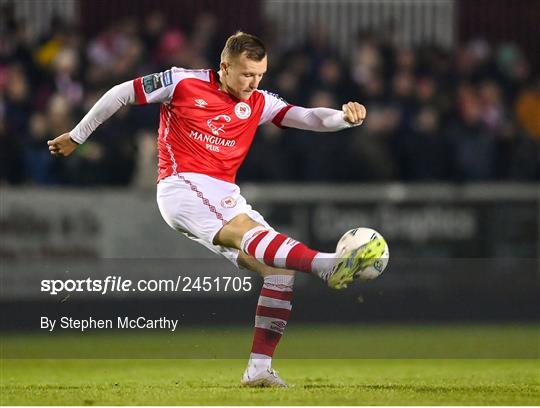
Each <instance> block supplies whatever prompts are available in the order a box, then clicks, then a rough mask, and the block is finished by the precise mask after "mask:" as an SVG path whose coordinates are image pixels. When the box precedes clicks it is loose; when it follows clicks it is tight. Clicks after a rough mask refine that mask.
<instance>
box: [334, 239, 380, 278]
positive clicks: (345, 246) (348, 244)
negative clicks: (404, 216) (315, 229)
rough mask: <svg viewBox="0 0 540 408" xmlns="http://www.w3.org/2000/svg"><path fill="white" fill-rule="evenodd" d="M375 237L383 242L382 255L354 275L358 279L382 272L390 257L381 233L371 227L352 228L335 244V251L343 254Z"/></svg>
mask: <svg viewBox="0 0 540 408" xmlns="http://www.w3.org/2000/svg"><path fill="white" fill-rule="evenodd" d="M377 238H379V239H381V240H382V242H383V245H384V251H383V255H382V256H381V257H380V258H378V259H377V260H376V261H375V262H374V263H373V265H372V266H368V267H367V268H365V269H363V270H362V271H360V272H359V273H358V274H357V276H356V277H357V278H359V279H360V280H363V281H366V280H372V279H375V278H376V277H378V276H379V275H380V274H381V273H383V272H384V270H385V269H386V266H387V265H388V258H389V257H390V250H389V249H388V244H387V243H386V241H385V240H384V238H383V237H382V235H381V234H379V233H378V232H377V231H375V230H374V229H371V228H354V229H352V230H350V231H347V232H346V233H345V234H344V235H343V237H342V238H341V239H340V240H339V242H338V244H337V252H338V253H341V254H343V253H346V252H348V251H350V250H353V249H355V248H358V247H360V246H362V245H365V244H367V243H368V242H369V241H371V240H374V239H377Z"/></svg>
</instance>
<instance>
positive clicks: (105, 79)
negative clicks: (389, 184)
mask: <svg viewBox="0 0 540 408" xmlns="http://www.w3.org/2000/svg"><path fill="white" fill-rule="evenodd" d="M51 26H52V29H51V31H50V32H49V33H47V35H45V36H41V37H40V38H37V39H35V38H34V36H32V33H31V27H29V26H28V25H27V24H25V23H24V22H22V21H17V20H16V19H15V18H13V16H12V15H10V13H9V9H4V10H3V15H2V24H1V27H2V28H1V29H0V30H1V31H2V32H1V35H0V156H1V161H0V163H1V164H0V166H1V167H0V184H5V183H7V184H38V185H39V184H59V185H116V186H128V185H141V186H143V185H144V186H149V185H152V184H153V183H154V182H155V176H156V168H155V165H156V135H157V127H158V117H159V116H158V106H156V105H149V106H145V107H126V108H123V109H122V110H121V111H119V112H118V113H117V114H116V115H115V116H113V117H112V118H111V119H109V120H108V121H107V122H105V123H104V124H103V125H102V126H100V127H99V128H98V130H97V131H96V132H95V133H94V134H93V135H92V137H91V138H90V139H89V141H87V142H86V143H85V144H83V145H82V146H80V147H79V148H78V149H77V150H76V152H75V153H74V154H73V155H72V156H70V157H69V158H68V159H57V158H53V157H51V156H50V155H49V152H48V149H47V145H46V140H48V139H51V138H54V137H55V136H58V135H60V134H62V133H64V132H66V131H69V130H71V129H72V128H73V127H74V126H75V125H76V123H77V122H78V121H79V120H80V119H81V118H82V117H83V116H84V114H85V113H86V112H87V111H88V110H89V109H90V108H91V106H92V105H93V104H94V103H95V101H96V100H97V99H98V98H99V97H100V96H101V95H102V94H103V93H104V92H106V91H107V90H108V89H109V88H110V87H112V86H114V85H116V84H118V83H121V82H124V81H126V80H129V79H133V78H136V77H138V76H141V75H145V74H148V73H152V72H158V71H162V70H164V69H168V68H170V67H171V66H179V67H185V68H213V69H216V70H217V69H218V68H219V54H220V52H221V48H222V46H223V43H224V40H225V39H226V37H227V36H228V35H229V34H231V33H225V32H223V31H222V30H220V28H219V20H218V19H217V18H216V16H214V15H212V14H202V15H200V16H199V17H198V20H197V21H196V22H195V23H194V24H193V27H194V28H193V29H192V30H189V31H188V30H185V29H183V28H182V27H177V26H174V25H171V24H169V23H168V22H167V20H166V16H164V15H163V14H160V13H159V12H153V13H149V14H148V15H147V16H145V17H144V19H143V21H139V20H137V19H135V18H126V19H124V20H121V21H117V22H116V23H115V24H114V25H111V26H109V27H107V28H106V29H104V30H102V31H101V32H97V33H94V34H93V35H92V36H85V35H84V34H83V33H82V32H81V31H79V30H77V29H76V28H75V27H71V26H69V25H68V24H66V23H64V22H63V21H61V20H59V19H57V20H56V21H53V23H52V24H51ZM255 34H257V35H259V36H261V37H262V39H263V40H264V41H265V42H266V43H267V46H268V49H269V71H268V74H267V75H266V77H265V78H264V79H263V82H262V83H261V87H262V88H263V89H267V90H269V91H271V92H275V93H278V94H279V95H280V96H282V97H283V98H284V99H285V100H287V101H288V102H290V103H292V104H295V105H301V106H308V107H316V106H326V107H334V108H338V109H339V108H340V107H341V104H342V103H345V102H347V101H350V100H354V101H359V102H361V103H363V104H364V105H365V106H366V107H367V110H368V118H367V120H366V121H365V123H364V124H363V125H362V126H360V127H357V128H353V129H348V130H345V131H342V132H340V133H313V132H305V131H298V130H294V129H287V130H281V129H278V128H276V127H274V126H273V125H265V126H262V127H261V128H260V129H259V132H258V134H257V135H256V137H255V142H254V144H253V147H252V150H251V152H250V154H249V155H248V158H247V160H246V162H245V163H244V165H243V167H242V168H241V171H240V173H239V182H242V181H258V182H264V181H309V182H320V181H323V182H326V181H332V182H354V181H361V182H371V181H411V182H412V181H418V182H420V181H450V182H471V181H492V180H517V181H533V180H536V181H537V180H540V76H538V73H535V72H533V70H532V69H531V65H530V62H529V61H528V60H527V56H526V55H524V54H523V53H522V51H521V50H520V48H519V47H518V46H517V45H515V44H497V45H493V44H489V43H487V42H485V41H483V40H475V41H471V42H469V43H466V44H462V45H460V46H458V47H456V48H454V49H452V50H450V51H449V50H444V49H440V48H438V47H435V46H424V47H420V48H415V49H408V48H404V47H402V46H399V45H398V44H399V41H398V40H399V39H396V38H395V36H393V35H392V33H391V32H381V33H366V32H361V33H358V36H357V38H356V41H355V43H354V47H352V48H351V49H350V52H349V53H348V57H347V58H343V57H340V56H339V54H337V53H336V50H335V49H333V48H332V47H331V46H330V45H329V37H328V35H326V34H325V32H324V30H322V29H320V28H318V29H317V30H313V32H312V33H311V35H310V36H309V37H308V39H307V40H306V41H305V43H304V44H301V45H297V46H295V47H292V48H291V47H285V46H284V45H283V44H279V43H277V42H276V38H277V36H276V35H275V33H273V32H272V30H271V28H270V25H268V27H266V28H265V27H264V26H263V27H261V31H260V32H258V33H255Z"/></svg>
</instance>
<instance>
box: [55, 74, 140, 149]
mask: <svg viewBox="0 0 540 408" xmlns="http://www.w3.org/2000/svg"><path fill="white" fill-rule="evenodd" d="M133 103H135V90H134V88H133V81H127V82H124V83H122V84H120V85H116V86H114V87H113V88H111V89H110V90H108V91H107V92H106V93H105V94H104V95H103V96H102V97H101V98H100V99H99V100H98V101H97V102H96V104H95V105H94V106H93V107H92V109H90V111H89V112H88V113H87V114H86V116H85V117H84V118H83V119H82V120H81V121H80V122H79V124H78V125H77V126H75V128H74V129H73V130H72V131H70V132H69V133H64V134H62V135H60V136H58V137H56V138H54V139H53V140H48V141H47V145H48V146H49V151H50V152H51V154H52V155H53V156H63V157H65V156H69V155H70V154H71V153H73V151H74V150H75V149H76V148H77V146H78V145H79V144H82V143H84V142H85V141H86V139H88V137H89V136H90V135H91V134H92V132H93V131H94V130H96V128H97V127H98V126H99V125H101V124H102V123H103V122H105V121H106V120H107V119H109V118H110V117H111V116H112V115H113V114H114V113H115V112H116V111H118V110H119V109H120V108H121V107H122V106H126V105H127V104H133Z"/></svg>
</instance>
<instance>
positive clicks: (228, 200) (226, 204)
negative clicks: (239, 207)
mask: <svg viewBox="0 0 540 408" xmlns="http://www.w3.org/2000/svg"><path fill="white" fill-rule="evenodd" d="M235 205H236V200H235V199H234V198H232V197H225V198H224V199H223V200H221V206H222V207H223V208H233V207H234V206H235Z"/></svg>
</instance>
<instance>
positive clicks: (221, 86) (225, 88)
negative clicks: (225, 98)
mask: <svg viewBox="0 0 540 408" xmlns="http://www.w3.org/2000/svg"><path fill="white" fill-rule="evenodd" d="M218 81H219V89H220V90H221V91H223V92H226V93H228V94H229V95H230V96H232V97H233V98H236V99H239V97H238V96H236V95H235V94H234V92H233V91H231V89H230V88H229V87H228V86H227V81H225V78H224V77H223V73H222V72H221V70H219V71H218Z"/></svg>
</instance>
